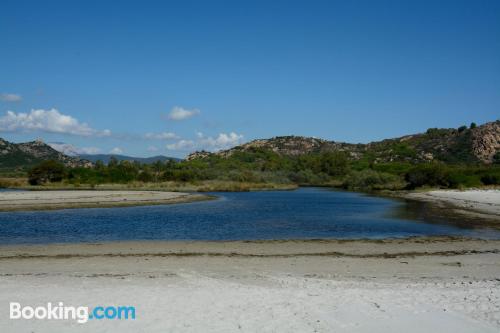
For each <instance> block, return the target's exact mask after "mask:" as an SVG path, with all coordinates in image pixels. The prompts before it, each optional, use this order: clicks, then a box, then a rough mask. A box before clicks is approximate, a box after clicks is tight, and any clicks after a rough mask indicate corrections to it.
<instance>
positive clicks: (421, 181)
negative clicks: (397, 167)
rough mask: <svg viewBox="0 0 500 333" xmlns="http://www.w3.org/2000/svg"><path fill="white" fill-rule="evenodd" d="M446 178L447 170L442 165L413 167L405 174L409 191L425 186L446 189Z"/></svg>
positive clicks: (447, 184) (447, 182) (432, 164)
mask: <svg viewBox="0 0 500 333" xmlns="http://www.w3.org/2000/svg"><path fill="white" fill-rule="evenodd" d="M448 176H449V173H448V170H447V169H446V167H445V166H444V165H442V164H438V163H431V164H421V165H418V166H416V167H414V168H413V169H411V170H410V171H408V172H407V173H406V175H405V180H406V181H407V182H408V187H409V188H411V189H414V188H416V187H421V186H425V185H428V186H441V187H448V186H449V179H448Z"/></svg>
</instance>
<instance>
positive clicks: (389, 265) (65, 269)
mask: <svg viewBox="0 0 500 333" xmlns="http://www.w3.org/2000/svg"><path fill="white" fill-rule="evenodd" d="M499 276H500V241H486V240H470V239H460V238H411V239H407V240H384V241H261V242H118V243H104V244H60V245H48V246H42V245H36V246H18V245H16V246H2V247H1V248H0V282H1V283H0V303H1V304H2V308H4V309H7V308H8V303H9V302H11V301H17V302H20V303H22V304H25V305H33V306H36V305H40V304H44V303H46V302H49V301H52V302H59V301H62V302H64V303H65V304H68V305H85V306H90V307H92V306H96V305H103V304H104V305H131V306H135V307H136V309H137V310H136V311H137V317H136V319H135V320H133V321H132V320H108V321H105V320H101V321H96V320H93V321H92V320H90V321H89V322H87V323H86V324H78V323H76V322H74V321H71V320H70V321H61V320H59V321H42V320H8V318H7V316H8V311H7V310H6V311H2V312H1V314H0V331H2V332H26V331H33V332H54V331H65V332H87V331H93V332H107V331H110V330H111V329H113V330H114V331H121V332H137V331H147V332H165V331H175V332H201V331H203V332H233V331H241V332H292V331H293V332H332V331H335V332H401V331H405V332H424V331H428V332H432V331H441V332H445V331H446V332H451V331H453V332H498V330H499V329H500V279H499V278H498V277H499ZM132 291H133V292H132Z"/></svg>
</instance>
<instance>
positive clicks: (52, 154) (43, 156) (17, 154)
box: [0, 139, 92, 168]
mask: <svg viewBox="0 0 500 333" xmlns="http://www.w3.org/2000/svg"><path fill="white" fill-rule="evenodd" d="M45 160H56V161H59V162H61V163H63V164H64V165H65V166H67V167H90V166H92V163H91V162H89V161H86V160H82V159H79V158H74V157H70V156H67V155H64V154H63V153H60V152H58V151H57V150H55V149H53V148H52V147H50V146H49V145H47V144H45V143H44V142H42V141H40V140H36V141H31V142H25V143H19V144H16V143H12V142H9V141H6V140H3V139H0V167H1V168H25V167H31V166H33V165H35V164H37V163H40V162H42V161H45Z"/></svg>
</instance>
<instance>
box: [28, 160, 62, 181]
mask: <svg viewBox="0 0 500 333" xmlns="http://www.w3.org/2000/svg"><path fill="white" fill-rule="evenodd" d="M63 177H64V165H63V164H61V163H59V162H56V161H53V160H49V161H44V162H42V163H40V164H38V165H37V166H35V167H33V168H32V169H30V170H29V171H28V182H29V183H30V184H31V185H42V184H45V183H47V182H51V183H53V182H60V181H61V180H62V179H63Z"/></svg>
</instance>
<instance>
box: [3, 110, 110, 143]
mask: <svg viewBox="0 0 500 333" xmlns="http://www.w3.org/2000/svg"><path fill="white" fill-rule="evenodd" d="M0 131H4V132H17V131H41V132H47V133H59V134H71V135H78V136H110V135H111V131H110V130H104V131H98V130H96V129H93V128H91V127H90V126H89V125H87V124H86V123H81V122H80V121H78V119H76V118H73V117H71V116H68V115H65V114H62V113H60V112H59V111H58V110H56V109H50V110H43V109H39V110H31V112H30V113H22V112H20V113H15V112H12V111H7V113H6V114H5V116H3V117H0Z"/></svg>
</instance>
